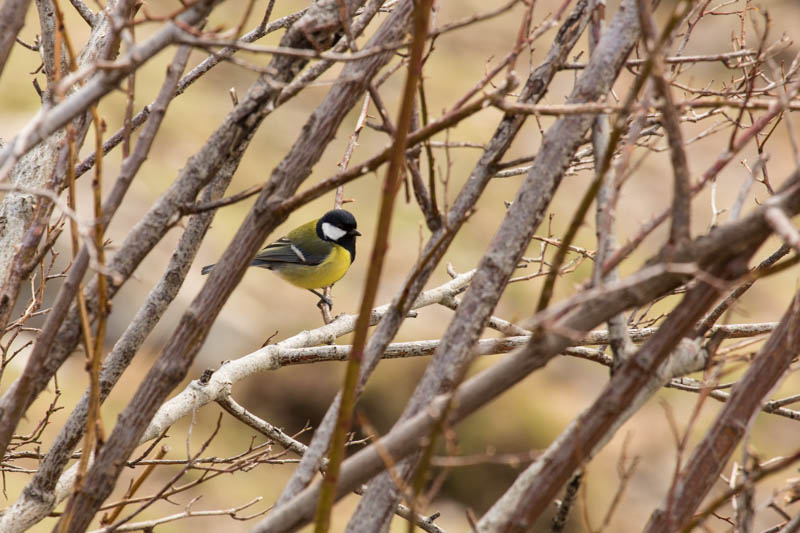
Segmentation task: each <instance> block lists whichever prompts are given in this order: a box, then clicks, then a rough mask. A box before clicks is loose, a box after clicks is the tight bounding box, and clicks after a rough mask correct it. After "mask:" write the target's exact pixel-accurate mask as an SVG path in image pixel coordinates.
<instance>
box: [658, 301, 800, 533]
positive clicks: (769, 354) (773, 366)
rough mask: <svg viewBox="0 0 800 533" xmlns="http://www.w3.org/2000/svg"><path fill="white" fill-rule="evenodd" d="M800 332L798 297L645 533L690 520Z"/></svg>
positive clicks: (799, 347)
mask: <svg viewBox="0 0 800 533" xmlns="http://www.w3.org/2000/svg"><path fill="white" fill-rule="evenodd" d="M799 327H800V295H796V296H795V298H794V299H793V300H792V303H791V304H790V305H789V309H788V310H787V311H786V313H785V314H784V316H783V318H782V319H781V322H780V325H779V326H778V328H777V329H776V330H775V331H774V332H773V333H772V335H771V336H770V338H769V340H768V341H767V343H766V344H765V345H764V347H763V348H762V349H761V350H760V351H759V353H758V355H756V357H755V359H754V360H753V362H752V363H751V364H750V367H749V368H748V370H747V372H746V373H745V375H744V376H743V377H742V378H741V379H740V380H739V382H738V383H737V384H736V386H735V387H734V389H733V393H732V394H731V396H730V398H729V399H728V400H727V401H726V402H725V406H724V407H723V408H722V411H721V412H720V413H719V415H718V416H717V418H716V420H715V421H714V424H713V425H712V426H711V429H710V430H709V431H708V432H707V433H706V436H705V438H704V439H703V440H702V442H700V444H698V445H697V447H696V448H695V451H694V453H693V454H692V457H691V458H690V459H689V462H688V463H687V464H686V466H685V467H684V468H683V469H682V470H681V472H680V476H679V478H678V480H677V483H676V484H675V487H676V489H677V490H676V492H675V494H674V495H672V497H671V498H670V500H671V503H670V505H669V507H666V506H665V504H664V503H662V505H661V506H660V507H659V509H658V510H657V511H655V512H654V513H653V514H652V515H651V516H650V520H649V522H648V523H647V527H646V528H645V531H646V532H647V533H656V532H666V531H675V530H677V529H679V528H682V527H683V526H684V524H686V523H687V522H688V521H689V520H690V519H691V518H692V516H693V514H694V512H695V510H696V509H697V507H698V505H700V503H701V502H702V501H703V499H704V498H705V496H706V494H708V491H709V490H710V489H711V487H712V486H713V485H714V483H716V481H717V479H718V476H719V474H720V473H721V472H722V469H723V468H724V467H725V465H726V463H727V461H728V458H729V457H730V456H731V454H732V453H733V451H734V450H735V448H736V446H737V445H738V443H739V441H740V440H741V438H742V436H743V435H744V432H745V430H746V428H747V427H748V422H749V421H750V419H751V418H752V417H753V416H754V414H755V413H757V412H758V411H759V409H760V408H761V402H762V401H763V399H764V398H765V397H766V395H767V394H769V392H770V391H771V390H772V389H773V388H774V387H775V384H776V383H777V382H778V381H779V380H780V379H781V377H782V376H783V375H784V373H785V372H786V371H787V370H788V369H789V366H790V365H791V363H792V360H793V359H794V357H796V355H797V353H798V352H800V335H797V334H796V333H797V331H798V328H799Z"/></svg>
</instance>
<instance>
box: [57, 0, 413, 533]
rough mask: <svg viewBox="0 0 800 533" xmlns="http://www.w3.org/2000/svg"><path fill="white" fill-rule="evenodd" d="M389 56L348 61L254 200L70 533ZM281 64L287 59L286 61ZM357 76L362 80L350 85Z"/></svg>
mask: <svg viewBox="0 0 800 533" xmlns="http://www.w3.org/2000/svg"><path fill="white" fill-rule="evenodd" d="M326 7H330V6H323V5H322V4H314V6H313V8H312V11H313V10H319V11H323V10H324V9H326ZM408 9H409V4H401V5H398V6H396V7H395V9H394V11H393V13H392V15H391V16H390V17H389V18H388V19H386V21H385V22H384V24H383V25H382V26H381V28H380V29H379V30H378V32H377V33H376V34H375V35H374V36H373V37H372V39H371V40H370V41H371V42H372V41H374V42H393V41H395V40H396V39H397V38H398V36H399V35H400V34H401V33H402V32H403V30H404V28H405V25H404V24H403V20H404V18H405V17H407V16H408V15H409V11H408ZM334 16H335V15H334ZM307 29H308V28H305V27H303V28H302V29H301V28H299V27H298V28H294V27H293V28H292V30H290V31H289V32H287V33H286V34H285V35H284V39H299V38H304V37H302V36H303V35H305V34H307V33H306V31H307ZM326 29H328V31H333V30H335V26H334V27H331V26H326ZM389 59H390V55H389V54H386V55H382V56H381V55H379V56H372V57H370V58H367V59H364V60H362V61H359V62H350V63H347V65H346V66H345V67H344V69H343V70H342V73H341V77H342V78H343V79H345V80H348V83H342V84H338V85H335V86H334V89H333V90H332V91H331V92H329V93H328V95H327V96H326V98H325V99H324V101H323V102H322V104H321V105H320V106H319V107H318V108H317V110H316V111H315V112H314V113H313V114H312V115H311V116H310V118H309V120H308V122H307V124H306V126H305V128H304V129H303V134H302V135H301V137H300V138H299V139H298V141H297V142H296V143H295V144H294V146H293V147H292V149H291V150H290V151H289V153H288V154H287V156H286V157H285V158H284V160H283V161H282V162H281V164H280V165H278V167H277V168H276V169H275V170H274V171H273V173H272V176H271V178H270V183H269V185H268V187H266V188H265V189H264V190H263V191H262V193H261V195H260V196H259V197H258V199H257V200H256V203H255V205H254V206H253V209H252V210H251V212H250V213H249V214H248V216H247V218H246V219H245V221H244V222H243V224H242V227H241V228H240V230H239V232H238V233H237V235H236V237H234V239H233V241H232V243H231V245H230V246H229V247H228V250H227V252H226V253H225V254H224V255H223V257H222V259H221V261H220V262H219V263H218V266H217V268H215V269H214V270H213V271H212V273H211V275H210V277H209V280H208V281H207V282H206V284H205V285H204V287H203V289H202V290H201V291H200V292H199V294H198V295H197V297H195V299H194V301H193V302H192V304H191V305H190V306H189V309H188V310H187V311H186V313H185V314H184V315H183V317H182V318H181V320H180V321H179V323H178V326H177V327H176V329H175V330H174V332H173V334H172V336H171V338H170V339H169V341H168V342H167V343H166V346H165V348H164V350H163V352H162V354H161V356H160V357H159V358H158V359H157V361H156V363H155V364H154V366H153V367H152V369H151V370H150V372H149V373H148V375H147V376H146V377H145V379H144V381H143V382H142V384H141V385H140V387H139V388H138V390H137V391H136V393H135V395H134V397H133V399H132V400H131V402H130V404H129V405H128V406H127V407H126V408H125V410H124V411H123V412H122V414H121V415H120V418H119V422H118V424H117V426H116V427H115V428H114V431H113V432H112V433H111V435H110V437H109V439H108V442H107V443H106V445H105V446H104V447H103V449H102V450H101V452H100V453H99V454H98V457H97V460H96V462H95V463H94V465H93V466H92V468H91V469H90V471H89V473H88V475H87V478H86V484H85V489H84V490H83V491H82V492H81V493H80V494H78V495H77V496H76V497H75V499H76V503H75V509H76V512H75V519H74V520H73V521H72V522H71V524H70V530H69V531H70V532H73V531H75V532H77V531H82V529H83V528H84V527H85V525H86V524H88V522H89V521H90V520H91V518H92V516H93V515H94V513H95V512H96V510H97V508H98V507H99V506H100V504H101V503H102V501H103V500H104V499H105V498H106V497H107V495H108V494H109V493H110V491H111V490H112V489H113V486H114V482H115V480H116V478H117V476H118V475H119V473H120V471H121V468H122V462H123V461H124V458H126V457H128V456H129V455H130V454H131V453H132V451H133V449H134V448H135V447H136V446H137V444H138V442H139V439H140V438H141V435H142V433H143V432H144V430H145V429H146V428H147V426H148V425H149V423H150V419H151V417H152V416H153V415H154V414H155V412H156V410H157V409H158V407H159V406H160V405H161V404H162V402H163V401H164V399H165V398H166V396H167V394H168V393H169V391H171V390H172V388H173V387H174V386H175V385H176V384H177V383H179V382H180V381H181V380H182V379H183V377H184V376H185V375H186V372H187V371H188V369H189V367H190V365H191V363H192V361H193V359H194V356H195V355H196V354H197V351H198V350H199V349H200V347H201V345H202V342H203V340H204V339H205V336H206V335H207V334H208V329H209V327H210V325H211V323H212V322H213V320H214V319H215V318H216V316H217V314H218V313H219V311H220V310H221V308H222V305H223V304H224V302H225V301H226V299H227V297H228V296H229V295H230V293H231V292H232V290H233V289H234V287H235V286H236V284H237V283H238V281H239V280H240V279H241V277H242V275H243V274H244V270H245V269H246V268H247V265H248V264H249V263H250V261H251V260H252V257H253V256H254V255H255V254H256V252H257V251H258V248H259V247H260V246H261V245H262V243H263V242H264V240H265V239H266V237H267V236H268V235H269V234H270V232H271V231H273V230H274V229H275V227H277V225H278V224H279V223H281V222H282V221H283V220H284V219H285V218H286V216H287V215H288V213H287V212H285V211H282V210H280V209H277V207H278V205H279V204H278V203H277V202H276V201H275V198H278V199H280V198H283V197H287V196H290V195H291V194H293V193H294V192H295V190H296V189H297V188H298V187H299V186H300V184H301V183H302V181H303V180H304V179H305V178H306V177H307V176H308V175H309V173H310V172H311V168H312V167H313V165H314V163H316V162H317V161H318V160H319V158H320V157H321V155H322V153H323V151H324V149H325V147H326V146H327V144H328V143H329V142H330V141H331V139H333V136H334V134H335V132H336V129H337V128H338V126H339V125H340V123H341V121H342V120H343V119H344V117H345V115H346V113H347V112H348V111H349V110H350V108H351V107H352V106H353V105H354V104H355V103H356V101H357V99H358V98H359V96H360V95H361V94H362V91H363V88H364V85H365V84H366V83H367V81H368V80H370V79H371V78H372V76H373V75H374V74H375V72H377V70H378V69H379V68H381V67H383V66H384V65H385V63H386V62H387V61H388V60H389ZM281 60H283V61H288V59H287V58H281ZM354 79H356V80H359V81H358V82H352V81H351V80H354ZM240 105H241V104H240Z"/></svg>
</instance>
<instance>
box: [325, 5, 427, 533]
mask: <svg viewBox="0 0 800 533" xmlns="http://www.w3.org/2000/svg"><path fill="white" fill-rule="evenodd" d="M431 8H432V0H424V1H418V2H415V3H414V9H413V38H412V43H411V57H410V58H409V62H408V74H407V77H406V81H405V86H404V88H403V97H402V100H401V104H400V111H399V116H398V119H397V130H396V132H395V135H394V139H393V145H392V153H391V157H390V159H389V168H388V169H387V171H386V178H385V179H384V183H383V190H382V195H381V206H380V211H379V214H378V224H377V226H376V228H375V240H374V243H373V246H372V254H371V257H370V268H369V271H368V272H367V279H366V281H365V283H364V295H363V297H362V299H361V307H360V311H359V315H358V319H357V321H356V329H355V332H354V338H353V349H352V351H351V353H350V358H349V359H348V361H347V368H346V370H345V378H344V384H343V385H342V394H341V398H342V399H341V405H340V408H339V414H338V417H337V420H336V430H335V431H334V433H333V437H332V439H331V446H330V452H329V454H330V455H329V460H328V471H327V475H326V476H325V478H324V483H323V486H322V491H321V493H320V499H319V504H318V507H317V514H316V519H315V522H316V523H315V531H316V532H317V533H325V532H327V531H328V529H329V528H330V515H331V510H332V508H333V502H334V494H335V492H336V484H337V482H338V478H339V468H340V467H341V464H342V461H343V460H344V451H345V441H346V440H347V433H348V432H349V431H350V426H351V425H352V420H353V413H354V410H355V400H356V388H357V386H358V378H359V373H360V369H361V361H362V359H363V357H364V346H365V345H366V343H367V329H368V328H369V315H370V310H371V309H372V307H373V305H374V303H375V297H376V296H377V293H378V283H380V279H381V274H382V270H383V262H384V259H385V258H386V251H387V248H388V240H389V228H390V225H391V222H392V213H393V211H394V201H395V196H396V195H397V191H398V189H399V187H400V181H401V179H402V176H403V168H404V167H405V160H406V146H407V143H408V132H409V129H410V127H411V118H412V115H413V112H414V94H415V92H416V88H417V83H418V80H419V79H420V78H421V76H422V54H423V51H424V49H425V42H426V39H427V35H428V24H429V21H430V15H431V13H430V12H431ZM412 510H413V508H412Z"/></svg>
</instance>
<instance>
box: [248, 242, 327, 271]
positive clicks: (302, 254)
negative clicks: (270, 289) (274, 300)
mask: <svg viewBox="0 0 800 533" xmlns="http://www.w3.org/2000/svg"><path fill="white" fill-rule="evenodd" d="M329 253H330V245H328V243H325V242H322V245H319V244H317V243H315V244H314V245H312V246H304V247H303V248H302V249H300V248H299V247H298V246H296V245H295V244H293V243H292V242H291V241H290V240H289V239H287V238H286V237H283V238H281V239H278V240H277V241H275V242H273V243H272V244H269V245H267V246H266V247H265V248H264V249H262V250H261V251H260V252H258V255H257V256H256V257H255V258H254V259H253V262H252V263H250V265H251V266H259V267H263V268H274V267H280V265H285V264H292V265H308V266H315V265H319V264H320V263H322V262H323V261H324V260H325V258H326V257H328V254H329Z"/></svg>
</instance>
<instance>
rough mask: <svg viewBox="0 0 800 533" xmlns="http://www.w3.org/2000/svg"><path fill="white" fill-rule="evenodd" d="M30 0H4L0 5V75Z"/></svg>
mask: <svg viewBox="0 0 800 533" xmlns="http://www.w3.org/2000/svg"><path fill="white" fill-rule="evenodd" d="M30 3H31V0H5V1H4V2H3V6H2V7H0V75H2V74H3V69H4V68H5V66H6V61H7V60H8V56H9V54H10V53H11V49H12V48H13V47H14V42H15V40H16V38H17V35H18V34H19V31H20V30H21V29H22V26H23V25H24V24H25V14H26V13H27V12H28V6H30Z"/></svg>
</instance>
